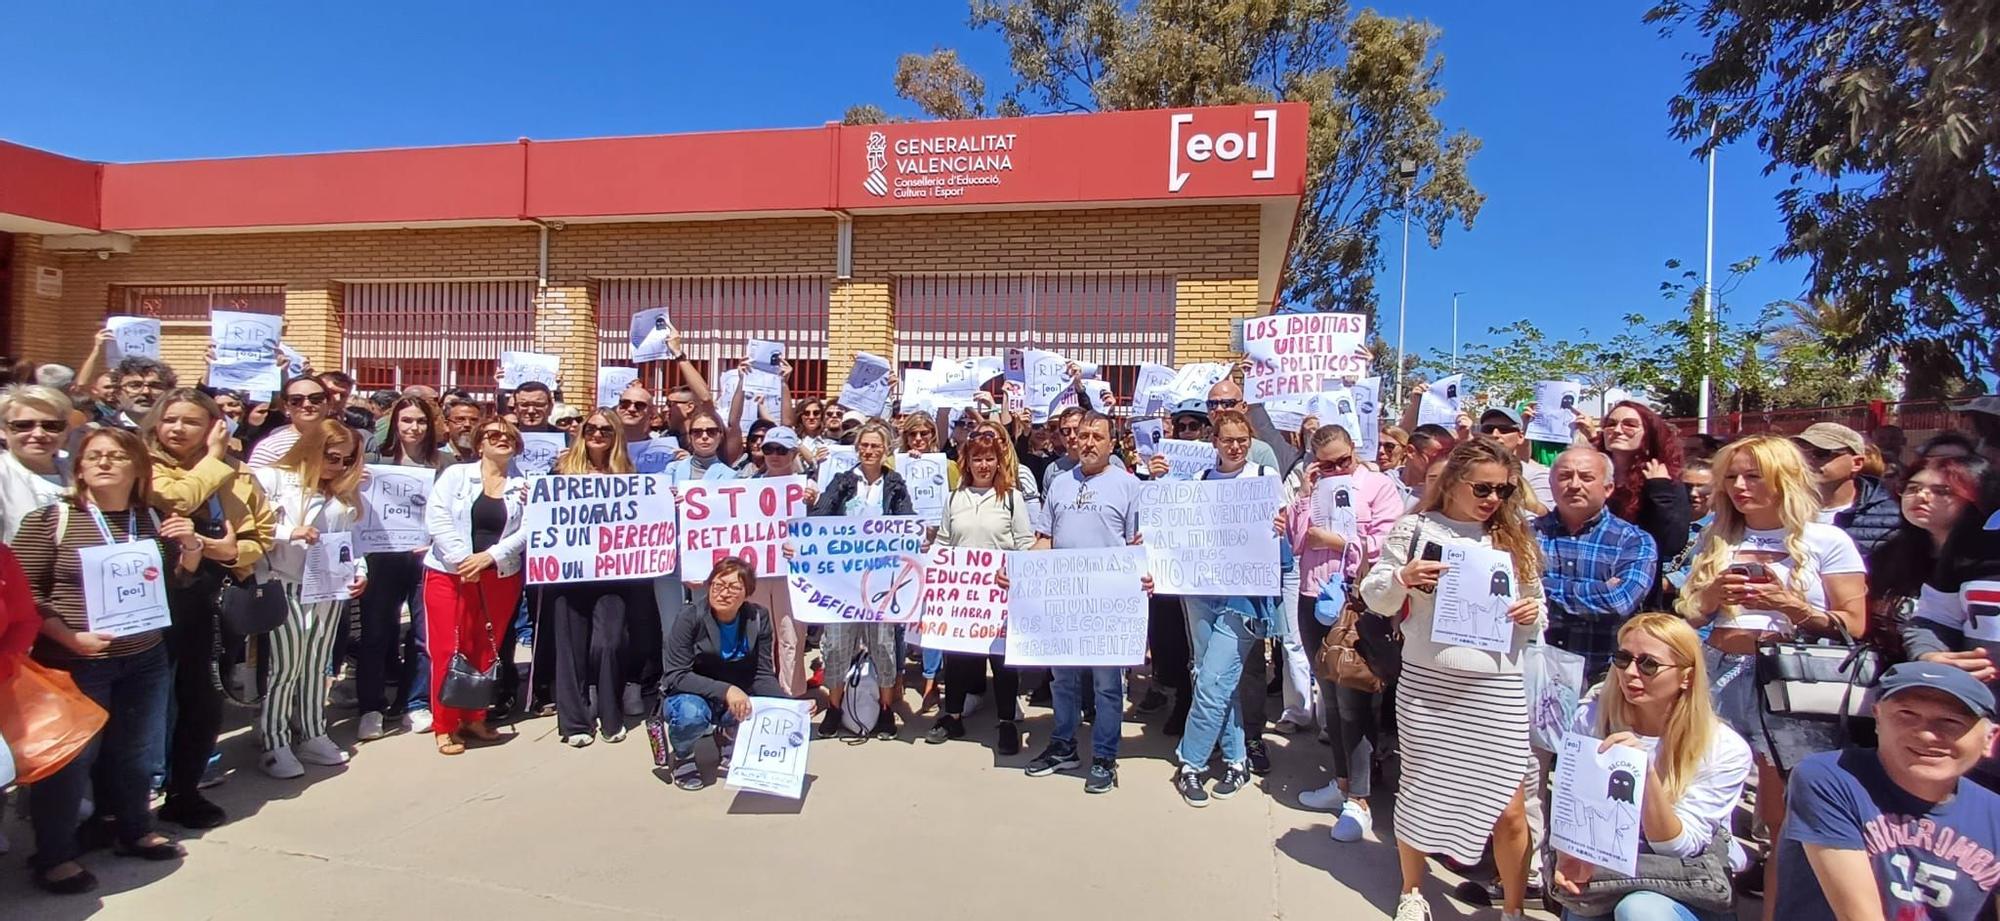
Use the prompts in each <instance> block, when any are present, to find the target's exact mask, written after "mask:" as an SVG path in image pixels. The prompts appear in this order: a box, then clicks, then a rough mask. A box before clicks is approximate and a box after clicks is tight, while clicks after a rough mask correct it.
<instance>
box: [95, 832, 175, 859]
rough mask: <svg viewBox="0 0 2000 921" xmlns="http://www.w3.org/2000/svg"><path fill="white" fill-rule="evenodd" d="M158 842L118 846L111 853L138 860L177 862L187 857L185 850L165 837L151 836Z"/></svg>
mask: <svg viewBox="0 0 2000 921" xmlns="http://www.w3.org/2000/svg"><path fill="white" fill-rule="evenodd" d="M152 837H155V838H158V839H159V840H158V841H155V842H153V843H152V844H120V845H117V846H116V847H113V848H112V849H111V852H112V853H114V854H117V855H118V856H120V857H137V858H139V859H140V860H156V861H157V860H179V859H181V858H182V857H186V856H187V850H186V849H185V848H182V847H181V846H180V845H179V844H177V843H175V842H174V840H173V839H171V838H168V837H167V836H165V835H153V836H152Z"/></svg>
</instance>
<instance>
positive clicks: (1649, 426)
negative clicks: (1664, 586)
mask: <svg viewBox="0 0 2000 921" xmlns="http://www.w3.org/2000/svg"><path fill="white" fill-rule="evenodd" d="M1590 440H1591V441H1592V442H1593V443H1594V444H1596V446H1597V450H1599V451H1603V452H1604V453H1606V454H1609V455H1611V479H1612V483H1613V486H1612V488H1611V498H1610V500H1609V501H1607V502H1606V503H1605V505H1606V507H1608V508H1610V509H1611V514H1613V515H1617V516H1618V517H1620V518H1623V519H1625V520H1626V521H1629V522H1631V523H1633V524H1635V525H1638V526H1639V530H1641V531H1644V532H1646V533H1647V534H1648V535H1650V536H1651V537H1652V538H1653V543H1654V544H1655V545H1657V546H1658V547H1659V552H1660V559H1662V560H1671V559H1673V558H1674V557H1676V556H1678V555H1680V552H1681V548H1683V547H1686V546H1687V543H1688V522H1689V521H1692V520H1693V519H1694V511H1693V507H1692V506H1691V505H1690V503H1689V502H1688V494H1687V489H1686V488H1685V487H1683V486H1681V483H1680V479H1681V439H1680V435H1679V434H1677V433H1676V432H1675V431H1674V427H1673V426H1671V425H1668V424H1667V420H1665V419H1662V418H1660V414H1659V413H1656V412H1654V411H1652V410H1651V409H1649V408H1647V407H1646V406H1645V405H1644V404H1641V403H1637V402H1634V401H1632V400H1621V401H1619V402H1618V403H1614V404H1612V406H1611V411H1610V412H1608V413H1605V414H1604V424H1603V426H1602V427H1601V428H1599V429H1598V431H1597V432H1596V434H1595V436H1594V437H1593V438H1591V439H1590ZM1653 600H1654V601H1656V602H1657V601H1660V598H1659V597H1658V593H1657V592H1656V593H1655V597H1654V598H1653ZM1642 610H1643V609H1642Z"/></svg>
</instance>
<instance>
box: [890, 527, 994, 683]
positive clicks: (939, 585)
mask: <svg viewBox="0 0 2000 921" xmlns="http://www.w3.org/2000/svg"><path fill="white" fill-rule="evenodd" d="M1005 560H1006V554H1005V553H1003V552H1001V551H998V550H982V549H976V548H972V547H933V548H931V553H930V559H929V560H927V561H926V562H925V563H924V619H923V622H922V623H921V624H919V625H918V627H917V630H916V632H915V633H914V634H913V635H912V642H915V643H916V644H917V645H919V646H922V647H924V648H925V649H936V650H939V651H941V652H969V653H974V654H977V655H982V656H997V655H1000V654H1001V653H1003V652H1005V651H1006V649H1007V590H1006V589H1004V588H1001V587H1000V586H999V585H998V584H996V580H995V579H994V575H995V574H996V573H997V572H999V570H1000V565H1001V564H1002V563H1003V562H1004V561H1005Z"/></svg>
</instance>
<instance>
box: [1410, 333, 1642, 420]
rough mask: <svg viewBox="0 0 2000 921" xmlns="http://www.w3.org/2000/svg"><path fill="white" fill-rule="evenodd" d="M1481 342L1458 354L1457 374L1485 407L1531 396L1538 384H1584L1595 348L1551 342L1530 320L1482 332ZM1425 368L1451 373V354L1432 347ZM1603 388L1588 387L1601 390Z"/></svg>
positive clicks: (1564, 341)
mask: <svg viewBox="0 0 2000 921" xmlns="http://www.w3.org/2000/svg"><path fill="white" fill-rule="evenodd" d="M1486 335H1487V339H1486V340H1485V341H1483V342H1473V343H1467V344H1466V345H1465V346H1464V347H1462V348H1461V349H1460V350H1459V361H1458V366H1457V367H1458V370H1459V371H1461V372H1463V373H1464V374H1465V376H1466V379H1467V380H1469V381H1471V382H1472V383H1473V386H1474V388H1475V390H1476V391H1477V392H1478V393H1479V394H1480V395H1481V396H1482V397H1484V403H1482V404H1481V405H1485V404H1503V405H1507V406H1515V405H1519V404H1521V403H1525V402H1527V401H1529V400H1532V399H1534V397H1535V384H1536V383H1538V382H1540V381H1557V380H1579V381H1584V382H1585V383H1586V384H1590V383H1596V382H1595V381H1589V380H1585V378H1586V377H1587V376H1588V372H1589V371H1590V369H1591V368H1592V367H1593V366H1594V364H1595V362H1596V358H1597V351H1598V350H1597V349H1596V348H1595V347H1593V346H1592V345H1590V344H1589V341H1588V340H1589V333H1588V332H1585V333H1584V339H1585V341H1583V342H1571V341H1570V340H1568V339H1550V338H1549V337H1548V334H1547V333H1544V332H1542V330H1541V328H1540V327H1538V326H1536V325H1535V323H1534V321H1532V320H1525V319H1524V320H1515V321H1514V322H1512V323H1509V324H1507V325H1505V326H1495V327H1493V328H1491V329H1488V330H1487V331H1486ZM1426 365H1427V366H1428V367H1430V368H1431V369H1432V370H1433V371H1434V373H1433V374H1432V377H1433V378H1436V377H1441V376H1444V375H1447V374H1452V373H1454V372H1453V366H1452V360H1451V353H1449V352H1446V351H1444V350H1442V349H1434V350H1432V352H1431V358H1430V360H1429V361H1428V362H1426ZM1602 386H1603V385H1602V384H1601V383H1599V384H1598V386H1597V387H1595V388H1591V389H1594V390H1601V389H1602Z"/></svg>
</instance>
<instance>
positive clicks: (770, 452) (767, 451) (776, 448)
mask: <svg viewBox="0 0 2000 921" xmlns="http://www.w3.org/2000/svg"><path fill="white" fill-rule="evenodd" d="M757 450H758V451H760V452H762V453H763V455H764V456H765V457H771V456H774V455H779V454H790V453H792V449H790V448H787V447H785V446H784V445H772V444H767V445H764V446H763V447H761V448H758V449H757Z"/></svg>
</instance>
